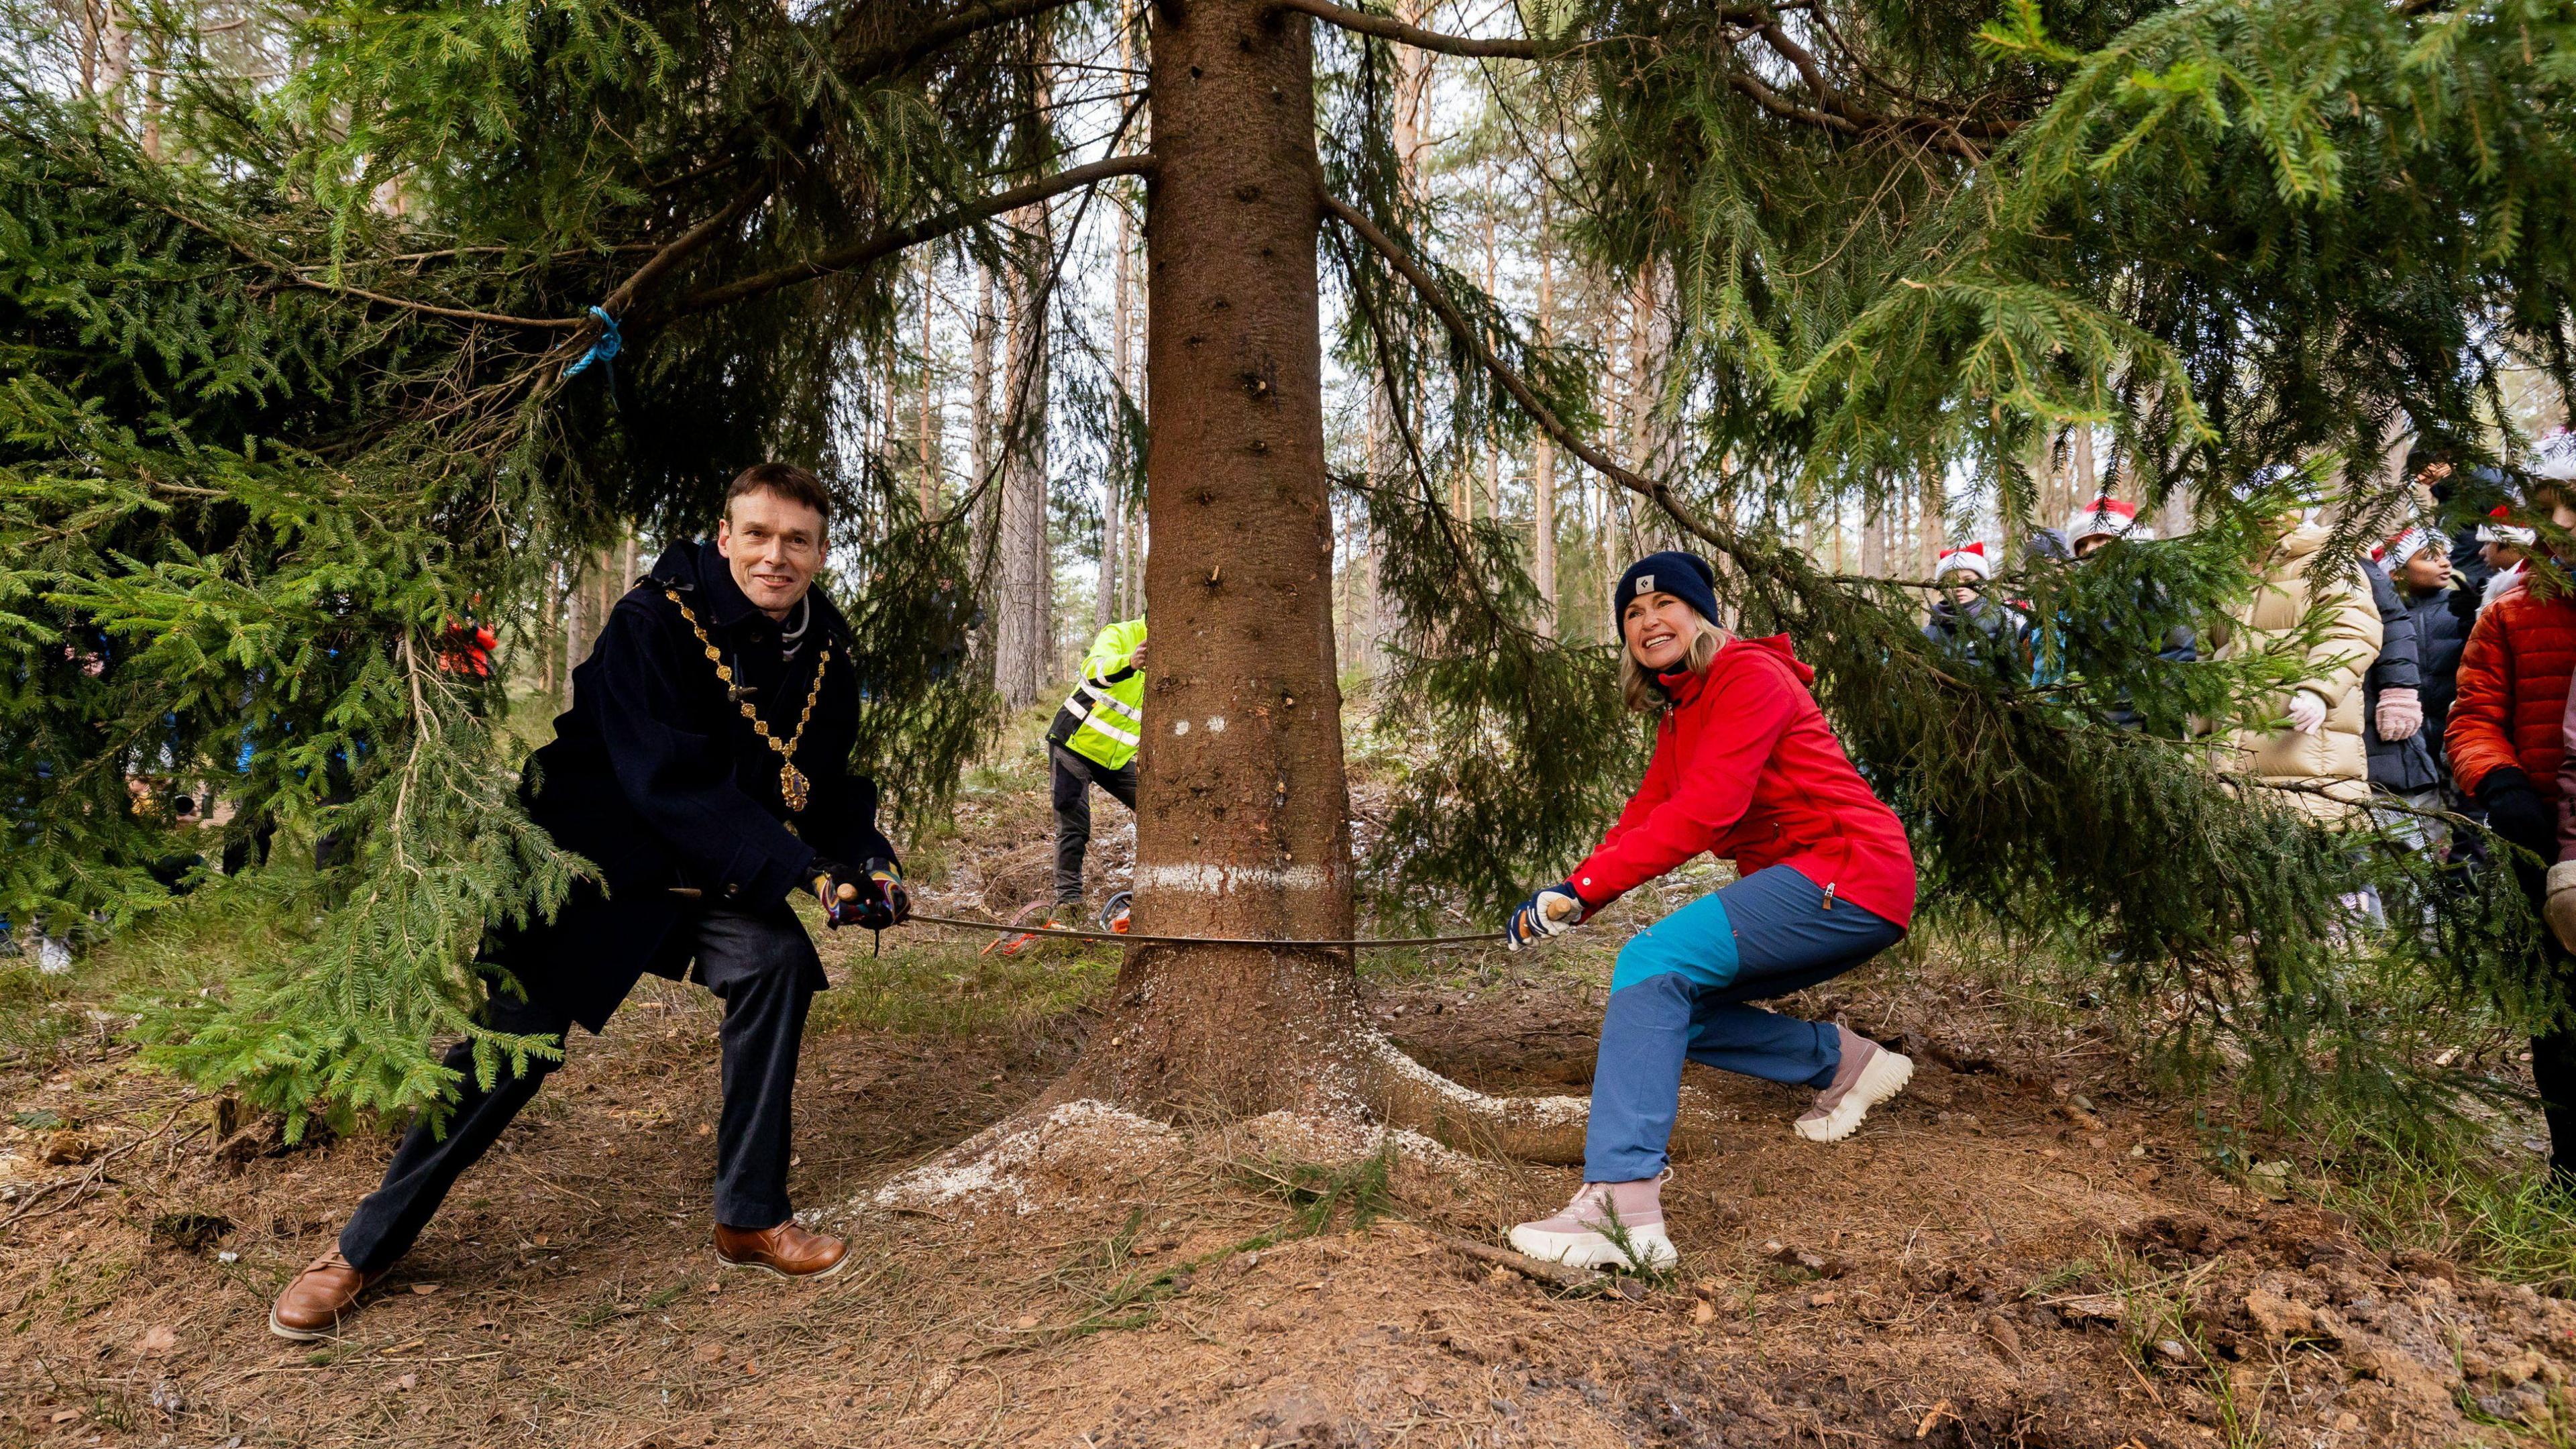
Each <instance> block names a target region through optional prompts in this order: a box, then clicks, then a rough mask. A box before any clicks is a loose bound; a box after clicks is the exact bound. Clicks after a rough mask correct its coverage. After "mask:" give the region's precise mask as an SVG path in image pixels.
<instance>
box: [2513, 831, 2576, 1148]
mask: <svg viewBox="0 0 2576 1449" xmlns="http://www.w3.org/2000/svg"><path fill="white" fill-rule="evenodd" d="M2516 843H2517V844H2519V843H2521V842H2516ZM2546 844H2548V845H2549V846H2550V847H2551V854H2555V851H2556V846H2557V842H2555V841H2549V842H2546ZM2548 858H2549V856H2546V855H2544V856H2543V857H2542V859H2548ZM2513 873H2514V877H2515V880H2516V881H2517V883H2519V884H2520V885H2521V886H2522V893H2523V894H2524V895H2525V896H2528V897H2529V898H2530V899H2531V913H2532V914H2533V915H2535V916H2536V915H2539V914H2540V913H2541V907H2542V905H2543V903H2544V902H2546V901H2547V900H2548V898H2549V886H2548V881H2549V875H2548V869H2547V867H2545V866H2541V865H2538V864H2535V863H2533V862H2531V861H2529V860H2525V859H2523V858H2522V857H2521V856H2519V855H2516V856H2515V857H2514V862H2513ZM2540 943H2541V946H2540V948H2541V950H2543V951H2544V952H2546V953H2548V960H2549V966H2550V970H2551V972H2552V973H2553V974H2555V975H2556V976H2558V977H2559V978H2560V979H2561V980H2565V979H2567V978H2568V977H2569V976H2570V975H2571V974H2576V957H2571V956H2569V955H2568V954H2567V950H2566V948H2565V947H2563V946H2561V945H2559V944H2558V936H2557V933H2555V932H2553V931H2551V930H2550V929H2549V927H2548V926H2546V925H2543V926H2542V927H2541V928H2540ZM2531 1085H2532V1087H2533V1088H2534V1089H2535V1090H2536V1091H2538V1092H2539V1093H2540V1115H2541V1117H2542V1118H2543V1119H2545V1120H2546V1121H2547V1122H2548V1123H2549V1175H2550V1177H2551V1178H2553V1179H2555V1180H2556V1181H2557V1182H2558V1183H2560V1184H2561V1185H2563V1186H2567V1187H2576V1032H2571V1031H2569V1030H2568V1029H2567V1028H2565V1027H2558V1028H2556V1029H2554V1030H2550V1031H2546V1032H2543V1033H2541V1034H2540V1035H2538V1036H2535V1037H2533V1038H2532V1039H2531Z"/></svg>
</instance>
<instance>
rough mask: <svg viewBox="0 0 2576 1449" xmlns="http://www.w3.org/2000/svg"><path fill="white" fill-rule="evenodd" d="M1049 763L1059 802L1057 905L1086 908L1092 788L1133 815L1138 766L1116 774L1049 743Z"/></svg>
mask: <svg viewBox="0 0 2576 1449" xmlns="http://www.w3.org/2000/svg"><path fill="white" fill-rule="evenodd" d="M1047 759H1048V760H1049V761H1051V762H1052V763H1053V764H1054V766H1055V768H1054V770H1053V772H1052V773H1053V777H1054V778H1053V779H1052V781H1051V782H1050V783H1051V784H1052V785H1053V787H1054V799H1055V902H1056V904H1057V905H1060V906H1077V905H1080V904H1082V858H1083V857H1084V856H1085V855H1088V854H1090V853H1091V787H1092V786H1094V785H1097V786H1099V787H1100V788H1101V789H1103V790H1106V791H1108V792H1109V793H1110V794H1111V795H1113V796H1115V797H1117V800H1118V803H1119V804H1121V805H1124V806H1126V807H1127V809H1128V810H1129V812H1130V813H1133V812H1134V810H1135V809H1136V762H1135V761H1133V760H1130V761H1128V762H1127V763H1126V764H1124V765H1121V766H1119V767H1118V768H1117V769H1115V770H1113V769H1111V768H1109V767H1108V766H1107V765H1103V764H1101V763H1099V762H1097V761H1095V760H1086V759H1084V758H1083V757H1082V756H1080V755H1077V754H1075V753H1074V752H1073V751H1071V750H1068V749H1066V748H1065V747H1064V746H1062V745H1059V744H1056V743H1054V742H1053V741H1049V742H1048V744H1047Z"/></svg>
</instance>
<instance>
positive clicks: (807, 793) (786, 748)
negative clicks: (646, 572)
mask: <svg viewBox="0 0 2576 1449" xmlns="http://www.w3.org/2000/svg"><path fill="white" fill-rule="evenodd" d="M662 597H664V598H666V599H669V600H670V601H671V602H672V603H674V604H676V605H678V606H679V609H680V617H681V618H683V619H686V620H688V621H689V631H690V632H691V633H694V634H696V635H697V636H698V643H699V645H700V646H701V647H703V648H704V649H705V650H706V651H707V662H708V663H710V664H713V665H714V666H715V667H716V679H717V680H718V681H719V682H721V683H722V684H723V685H724V687H725V692H726V693H727V694H728V695H729V696H731V697H732V699H733V707H734V708H736V709H738V710H740V711H742V717H743V718H744V719H745V720H747V721H749V722H750V724H751V732H752V733H753V734H756V735H758V736H760V742H761V743H762V744H765V745H767V746H769V748H770V749H772V750H774V751H776V752H777V754H778V799H779V803H780V804H782V805H785V806H786V807H787V811H788V813H789V814H791V815H793V814H798V813H801V812H802V811H803V810H804V809H805V807H806V806H807V805H808V804H810V803H811V802H812V801H813V798H814V782H813V781H811V780H809V779H807V778H805V772H804V771H802V770H800V769H797V768H796V747H797V746H798V745H801V744H803V743H804V742H805V726H807V725H809V724H812V723H813V722H814V705H815V704H816V702H817V701H819V700H821V699H822V697H823V674H824V672H825V671H826V670H829V669H830V668H831V667H832V646H831V645H829V644H826V645H824V646H823V648H822V652H821V653H819V654H817V655H815V656H814V683H813V686H812V687H811V688H809V689H807V690H806V691H805V712H804V713H803V714H801V715H799V716H797V718H796V733H794V734H792V735H789V736H788V737H787V738H786V739H784V740H781V739H779V738H778V737H777V736H776V735H773V734H771V733H770V732H769V722H768V721H767V720H764V719H762V718H761V717H760V711H758V710H756V709H754V708H752V707H751V700H750V699H749V698H748V697H747V695H748V693H749V692H748V691H746V690H744V689H742V688H740V687H738V686H736V685H735V683H734V680H733V669H732V667H731V666H730V665H727V664H726V663H725V662H724V656H723V655H722V654H719V653H717V652H716V641H714V640H713V639H710V638H708V637H707V631H706V629H705V628H704V627H703V626H701V625H700V624H699V623H698V616H697V615H696V614H695V613H694V612H692V611H691V610H690V608H689V604H688V601H687V600H685V599H683V598H681V597H680V595H679V592H678V591H677V590H675V589H668V588H666V589H664V590H663V591H662Z"/></svg>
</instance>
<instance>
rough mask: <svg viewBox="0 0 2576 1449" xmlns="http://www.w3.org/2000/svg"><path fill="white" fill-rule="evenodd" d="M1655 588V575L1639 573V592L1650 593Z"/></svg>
mask: <svg viewBox="0 0 2576 1449" xmlns="http://www.w3.org/2000/svg"><path fill="white" fill-rule="evenodd" d="M1654 590H1655V576H1654V575H1653V574H1639V575H1637V592H1638V593H1641V594H1650V593H1653V592H1654Z"/></svg>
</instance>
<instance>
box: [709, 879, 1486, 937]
mask: <svg viewBox="0 0 2576 1449" xmlns="http://www.w3.org/2000/svg"><path fill="white" fill-rule="evenodd" d="M668 889H669V890H670V892H671V894H673V895H675V896H683V897H686V898H688V899H690V900H697V899H700V898H702V897H703V895H704V892H702V891H700V890H698V889H697V888H696V887H694V886H671V887H668ZM842 889H843V890H844V891H845V892H846V894H844V895H843V896H842V899H844V900H856V899H858V892H857V891H856V889H855V888H853V887H849V886H844V887H842ZM904 919H906V920H907V921H919V922H921V923H922V924H924V925H930V926H955V927H958V928H959V929H961V930H968V931H992V932H995V933H996V934H999V935H1004V936H1069V937H1071V938H1073V939H1074V940H1077V941H1115V942H1118V943H1119V944H1121V945H1127V946H1258V947H1261V948H1262V949H1264V950H1270V951H1279V950H1286V949H1289V948H1291V947H1321V948H1341V949H1363V950H1364V949H1368V948H1372V947H1375V948H1379V949H1387V948H1392V947H1397V946H1466V945H1472V944H1474V943H1476V942H1479V941H1499V940H1501V939H1503V933H1502V932H1500V931H1477V932H1475V933H1473V934H1472V935H1465V936H1402V937H1391V936H1377V937H1369V938H1366V939H1362V938H1359V937H1351V938H1347V939H1343V940H1330V941H1314V940H1305V939H1291V940H1285V941H1267V940H1261V939H1258V938H1255V937H1251V936H1144V935H1138V934H1137V933H1135V932H1133V931H1079V930H1075V929H1073V928H1072V927H1070V926H1010V925H1004V924H1003V923H1002V922H1000V921H970V920H967V919H965V918H963V917H961V916H933V915H926V914H924V913H922V912H920V911H914V912H912V913H911V914H910V915H908V916H906V917H905V918H904Z"/></svg>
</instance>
